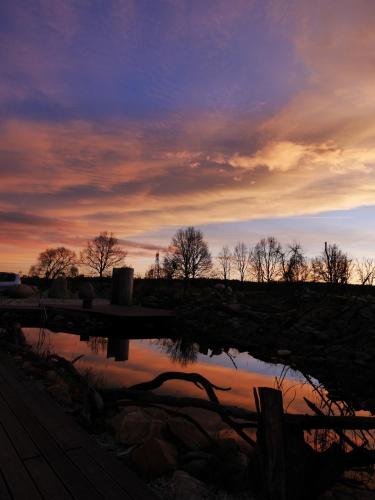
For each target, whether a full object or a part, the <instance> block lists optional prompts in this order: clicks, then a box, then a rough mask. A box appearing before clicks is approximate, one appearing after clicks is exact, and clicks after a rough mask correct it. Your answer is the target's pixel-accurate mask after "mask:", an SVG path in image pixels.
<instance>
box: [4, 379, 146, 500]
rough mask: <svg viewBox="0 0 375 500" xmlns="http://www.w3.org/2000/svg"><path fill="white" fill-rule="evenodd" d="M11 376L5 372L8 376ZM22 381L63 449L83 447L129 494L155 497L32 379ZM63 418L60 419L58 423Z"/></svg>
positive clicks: (28, 395)
mask: <svg viewBox="0 0 375 500" xmlns="http://www.w3.org/2000/svg"><path fill="white" fill-rule="evenodd" d="M22 375H23V374H19V375H18V376H19V377H21V378H22ZM10 377H11V376H10V375H9V374H8V378H10ZM18 384H19V383H18ZM25 384H26V387H27V391H26V393H27V399H31V401H32V402H34V403H37V407H36V408H34V409H33V411H34V412H35V413H36V414H37V416H38V417H40V418H41V419H43V423H44V425H45V426H46V429H47V430H48V431H49V432H50V433H51V434H52V435H53V437H54V439H56V440H57V442H58V444H59V445H60V446H61V447H62V448H63V449H64V450H66V451H67V450H71V449H76V448H79V447H84V448H85V449H86V450H87V451H88V453H89V455H90V456H91V457H92V459H94V460H95V461H96V462H97V463H98V464H99V465H100V466H101V467H102V468H103V469H104V470H105V471H106V473H107V474H108V475H109V476H111V478H112V480H113V481H115V482H116V483H118V484H119V485H120V486H121V487H122V488H123V489H125V490H129V491H130V492H131V495H132V498H134V499H142V500H146V499H150V500H152V499H155V495H154V494H153V493H152V491H151V490H150V489H149V488H147V486H146V485H145V484H144V483H143V481H141V480H140V479H139V477H138V476H137V475H136V474H135V473H134V472H133V471H131V470H130V469H129V468H128V467H126V466H125V465H124V464H121V463H120V462H119V461H118V460H117V459H116V458H115V457H113V456H111V455H110V453H108V452H106V451H105V450H103V449H101V448H100V447H99V446H98V445H97V444H96V443H95V441H94V440H93V439H92V438H91V437H90V436H88V435H87V434H86V433H84V432H82V430H81V429H80V428H78V426H77V424H76V423H75V422H74V421H73V420H72V419H71V418H70V417H68V416H67V415H64V414H62V412H61V408H60V407H58V406H57V405H56V403H55V402H54V401H53V400H51V401H49V400H47V397H48V396H44V394H43V393H40V391H38V390H37V389H36V388H35V386H34V387H33V385H34V384H33V382H32V381H29V380H26V381H24V382H22V385H21V387H22V388H24V386H25ZM17 388H19V385H17ZM0 391H1V384H0ZM62 421H63V423H62V424H59V422H62Z"/></svg>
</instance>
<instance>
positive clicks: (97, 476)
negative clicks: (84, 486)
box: [67, 449, 132, 500]
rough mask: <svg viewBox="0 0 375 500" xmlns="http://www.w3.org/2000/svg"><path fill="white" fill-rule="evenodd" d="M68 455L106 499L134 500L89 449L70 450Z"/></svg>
mask: <svg viewBox="0 0 375 500" xmlns="http://www.w3.org/2000/svg"><path fill="white" fill-rule="evenodd" d="M67 455H68V456H69V457H70V458H71V460H72V461H73V462H74V463H75V464H76V465H77V467H79V469H80V470H81V471H82V472H83V474H85V476H86V477H87V479H88V480H89V481H90V482H91V483H92V484H93V485H94V486H95V488H96V489H97V490H98V491H99V493H101V494H102V495H103V496H104V498H105V499H106V500H119V499H124V500H132V497H131V496H130V495H129V494H128V493H127V492H126V491H124V490H123V489H122V488H121V487H120V486H119V485H118V483H117V482H116V481H114V480H113V478H112V477H111V476H109V475H108V474H107V473H106V472H105V471H104V469H103V468H102V467H101V466H100V465H99V464H98V463H97V462H96V461H95V460H93V459H92V458H91V457H90V455H89V454H88V453H87V450H84V449H78V450H70V451H68V452H67Z"/></svg>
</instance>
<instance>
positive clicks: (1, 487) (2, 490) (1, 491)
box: [0, 470, 12, 500]
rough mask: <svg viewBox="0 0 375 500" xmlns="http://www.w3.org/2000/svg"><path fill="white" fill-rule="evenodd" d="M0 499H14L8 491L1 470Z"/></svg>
mask: <svg viewBox="0 0 375 500" xmlns="http://www.w3.org/2000/svg"><path fill="white" fill-rule="evenodd" d="M0 498H1V500H12V497H11V496H10V492H9V490H8V487H7V485H6V482H5V479H4V476H3V474H2V472H1V470H0Z"/></svg>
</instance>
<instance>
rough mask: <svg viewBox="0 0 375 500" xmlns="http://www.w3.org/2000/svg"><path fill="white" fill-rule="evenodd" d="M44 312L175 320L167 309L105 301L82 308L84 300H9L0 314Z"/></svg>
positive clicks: (1, 307)
mask: <svg viewBox="0 0 375 500" xmlns="http://www.w3.org/2000/svg"><path fill="white" fill-rule="evenodd" d="M2 311H3V312H33V311H37V312H43V311H47V312H48V311H61V312H81V313H85V314H87V315H98V316H106V317H114V318H124V319H147V320H152V319H162V318H173V317H174V314H173V312H172V311H169V310H166V309H156V308H153V307H141V306H117V305H112V304H110V303H109V302H108V301H105V300H100V299H99V300H94V301H93V305H92V308H91V309H84V308H83V307H82V300H51V299H49V300H48V299H47V300H41V301H40V302H37V301H23V300H17V299H14V300H8V301H3V302H0V312H2Z"/></svg>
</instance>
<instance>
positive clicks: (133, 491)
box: [85, 441, 157, 500]
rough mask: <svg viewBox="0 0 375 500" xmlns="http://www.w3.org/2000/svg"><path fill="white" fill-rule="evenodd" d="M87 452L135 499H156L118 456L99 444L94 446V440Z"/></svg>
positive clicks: (88, 445) (89, 444)
mask: <svg viewBox="0 0 375 500" xmlns="http://www.w3.org/2000/svg"><path fill="white" fill-rule="evenodd" d="M85 449H86V450H87V453H88V454H89V455H90V457H91V458H93V459H94V460H95V461H96V462H97V463H98V464H100V465H101V467H102V468H103V469H104V470H105V471H106V473H107V474H108V475H109V476H111V478H112V480H113V481H116V482H117V483H118V484H119V485H120V486H121V487H122V488H123V489H124V490H126V491H127V492H128V494H129V495H130V496H131V498H132V499H133V500H156V499H157V497H156V495H155V494H154V493H153V492H152V491H151V489H150V488H149V487H148V486H147V485H146V484H145V483H144V482H143V481H142V480H141V479H140V478H139V477H138V476H137V474H135V472H133V471H132V470H130V469H129V468H128V467H126V466H125V465H124V464H122V463H121V462H120V461H119V460H118V459H117V458H115V457H114V456H112V455H110V454H109V453H108V452H107V451H105V450H103V449H102V448H100V447H99V446H93V443H92V441H90V442H89V441H87V443H86V445H85Z"/></svg>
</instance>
